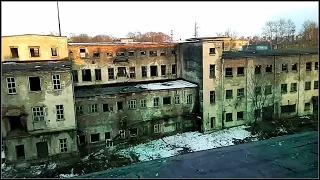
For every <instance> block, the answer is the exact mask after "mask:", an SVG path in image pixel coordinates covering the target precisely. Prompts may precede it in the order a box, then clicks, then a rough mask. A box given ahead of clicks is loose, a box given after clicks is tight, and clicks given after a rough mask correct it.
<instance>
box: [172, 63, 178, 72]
mask: <svg viewBox="0 0 320 180" xmlns="http://www.w3.org/2000/svg"><path fill="white" fill-rule="evenodd" d="M171 71H172V72H171V74H177V66H176V65H175V64H172V67H171Z"/></svg>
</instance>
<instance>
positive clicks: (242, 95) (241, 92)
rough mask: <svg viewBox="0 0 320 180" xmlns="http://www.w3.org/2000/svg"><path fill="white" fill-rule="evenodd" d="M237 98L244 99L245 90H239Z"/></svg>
mask: <svg viewBox="0 0 320 180" xmlns="http://www.w3.org/2000/svg"><path fill="white" fill-rule="evenodd" d="M237 96H238V97H244V88H240V89H238V90H237Z"/></svg>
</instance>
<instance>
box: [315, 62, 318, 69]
mask: <svg viewBox="0 0 320 180" xmlns="http://www.w3.org/2000/svg"><path fill="white" fill-rule="evenodd" d="M318 68H319V62H315V63H314V70H318Z"/></svg>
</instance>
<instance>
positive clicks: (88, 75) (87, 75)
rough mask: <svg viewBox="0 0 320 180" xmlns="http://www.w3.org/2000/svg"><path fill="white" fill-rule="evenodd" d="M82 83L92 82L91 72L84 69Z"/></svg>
mask: <svg viewBox="0 0 320 180" xmlns="http://www.w3.org/2000/svg"><path fill="white" fill-rule="evenodd" d="M82 81H91V70H90V69H83V70H82Z"/></svg>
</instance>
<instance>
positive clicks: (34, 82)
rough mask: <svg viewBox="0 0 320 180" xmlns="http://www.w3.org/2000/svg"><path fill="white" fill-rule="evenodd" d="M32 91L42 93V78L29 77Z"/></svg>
mask: <svg viewBox="0 0 320 180" xmlns="http://www.w3.org/2000/svg"><path fill="white" fill-rule="evenodd" d="M29 84H30V91H41V84H40V77H39V76H36V77H29Z"/></svg>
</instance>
